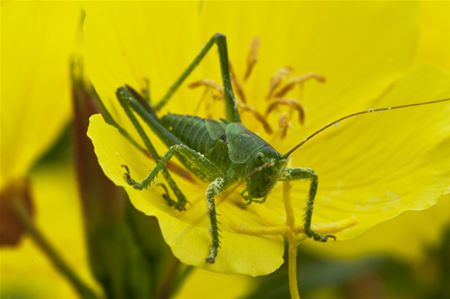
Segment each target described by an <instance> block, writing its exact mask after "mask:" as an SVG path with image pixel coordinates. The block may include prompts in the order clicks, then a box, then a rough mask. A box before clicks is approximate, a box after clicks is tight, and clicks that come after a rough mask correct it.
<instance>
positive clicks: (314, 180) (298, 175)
mask: <svg viewBox="0 0 450 299" xmlns="http://www.w3.org/2000/svg"><path fill="white" fill-rule="evenodd" d="M302 179H305V180H309V181H310V186H309V193H308V201H307V203H306V212H305V216H304V224H303V225H304V228H305V234H306V235H307V236H308V237H312V238H314V240H316V241H321V242H326V241H327V240H328V239H329V238H332V239H334V240H336V237H335V236H333V235H320V234H318V233H316V232H315V231H313V230H312V229H311V220H312V215H313V209H314V198H315V197H316V193H317V187H318V185H319V178H318V176H317V175H316V174H315V172H314V170H312V169H309V168H287V169H285V170H284V172H283V174H282V177H281V179H280V180H282V181H292V180H302Z"/></svg>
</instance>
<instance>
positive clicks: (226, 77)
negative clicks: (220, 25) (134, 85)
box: [153, 33, 241, 122]
mask: <svg viewBox="0 0 450 299" xmlns="http://www.w3.org/2000/svg"><path fill="white" fill-rule="evenodd" d="M214 44H216V45H217V48H218V50H219V60H220V70H221V75H222V81H223V86H224V99H225V112H226V118H227V120H229V121H231V122H240V121H241V118H240V116H239V112H238V109H237V104H236V99H235V96H234V92H233V88H232V86H231V82H232V81H231V77H230V69H229V63H228V50H227V41H226V38H225V36H224V35H223V34H219V33H216V34H214V35H213V36H212V37H211V39H210V40H209V41H208V42H207V43H206V45H205V46H204V47H203V49H202V50H201V51H200V53H198V55H197V57H195V58H194V60H193V61H192V62H191V64H190V65H189V66H188V67H187V68H186V69H185V70H184V72H183V73H182V74H181V75H180V77H179V78H178V79H177V80H176V81H175V82H174V83H173V84H172V86H170V87H169V89H168V90H167V92H166V94H165V95H164V96H163V97H162V99H161V100H160V101H159V102H158V103H156V104H155V106H154V107H153V108H154V109H155V111H158V110H160V109H161V108H163V107H164V106H165V105H166V104H167V102H168V101H169V100H170V98H171V97H172V95H173V94H174V93H175V92H176V91H177V89H178V88H179V87H180V86H181V84H183V82H184V81H185V80H186V78H187V77H188V76H189V74H190V73H191V72H192V71H193V70H194V69H195V68H196V67H197V65H198V64H199V63H200V62H201V61H202V59H203V58H204V57H205V55H206V54H207V53H208V52H209V50H210V49H211V47H212V46H213V45H214Z"/></svg>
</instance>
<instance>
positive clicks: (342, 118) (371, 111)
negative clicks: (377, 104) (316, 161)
mask: <svg viewBox="0 0 450 299" xmlns="http://www.w3.org/2000/svg"><path fill="white" fill-rule="evenodd" d="M447 101H450V98H446V99H441V100H434V101H428V102H421V103H414V104H407V105H399V106H392V107H385V108H374V109H367V110H364V111H359V112H355V113H352V114H349V115H346V116H343V117H341V118H339V119H337V120H335V121H333V122H331V123H329V124H327V125H326V126H324V127H322V128H320V129H319V130H317V131H315V132H314V133H312V134H311V135H309V136H308V137H306V138H305V139H303V141H301V142H300V143H299V144H297V145H296V146H294V147H293V148H292V149H290V150H289V151H288V152H287V153H286V154H284V156H283V158H287V157H289V156H290V155H291V154H292V153H293V152H295V151H296V150H297V149H298V148H299V147H301V146H302V145H303V144H305V143H306V142H308V141H309V140H311V139H312V138H313V137H314V136H316V135H318V134H319V133H321V132H323V131H325V130H326V129H328V128H329V127H331V126H333V125H335V124H337V123H339V122H341V121H343V120H346V119H347V118H351V117H354V116H358V115H362V114H367V113H373V112H382V111H389V110H395V109H401V108H408V107H414V106H422V105H429V104H436V103H441V102H447Z"/></svg>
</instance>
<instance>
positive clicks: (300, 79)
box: [274, 73, 325, 98]
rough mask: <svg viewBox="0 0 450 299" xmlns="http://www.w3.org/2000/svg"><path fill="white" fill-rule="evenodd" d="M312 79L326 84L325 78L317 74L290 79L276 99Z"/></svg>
mask: <svg viewBox="0 0 450 299" xmlns="http://www.w3.org/2000/svg"><path fill="white" fill-rule="evenodd" d="M311 79H315V80H316V81H317V82H320V83H324V82H325V77H323V76H321V75H318V74H316V73H309V74H306V75H304V76H298V77H294V78H292V79H290V80H289V82H288V83H286V85H285V86H284V87H283V88H282V89H281V90H279V91H278V92H277V93H275V95H274V97H275V98H281V97H284V96H285V95H286V94H287V93H288V92H289V91H291V90H292V89H293V88H294V87H295V85H300V86H302V84H303V83H304V82H305V81H308V80H311Z"/></svg>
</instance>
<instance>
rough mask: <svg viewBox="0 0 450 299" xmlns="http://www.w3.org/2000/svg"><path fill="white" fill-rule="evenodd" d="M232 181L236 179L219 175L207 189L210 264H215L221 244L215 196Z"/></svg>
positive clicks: (207, 260) (208, 259) (208, 260)
mask: <svg viewBox="0 0 450 299" xmlns="http://www.w3.org/2000/svg"><path fill="white" fill-rule="evenodd" d="M232 182H234V181H233V180H232V179H230V178H228V177H219V178H217V179H215V180H214V181H212V182H211V184H209V185H208V188H207V189H206V206H207V207H208V214H209V231H210V233H211V245H210V247H209V255H208V257H207V258H206V262H207V263H208V264H213V263H214V262H215V261H216V257H217V252H218V250H219V246H220V240H219V227H218V225H217V215H216V202H215V198H216V196H217V195H218V194H219V193H221V192H222V191H224V190H225V189H226V188H227V187H228V186H230V184H232Z"/></svg>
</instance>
